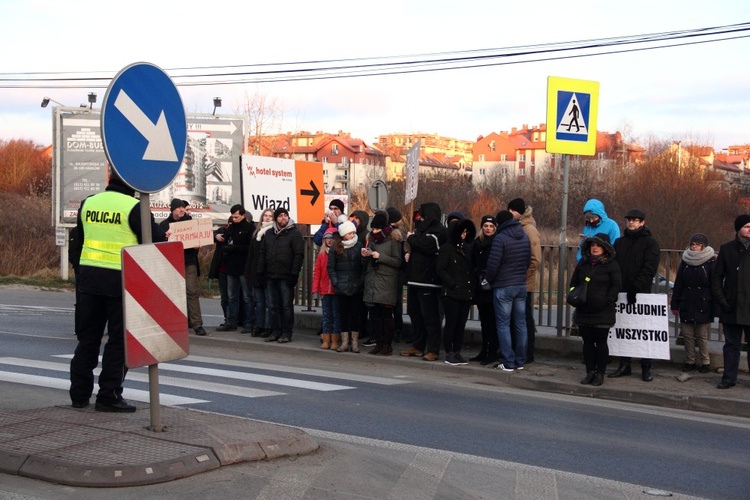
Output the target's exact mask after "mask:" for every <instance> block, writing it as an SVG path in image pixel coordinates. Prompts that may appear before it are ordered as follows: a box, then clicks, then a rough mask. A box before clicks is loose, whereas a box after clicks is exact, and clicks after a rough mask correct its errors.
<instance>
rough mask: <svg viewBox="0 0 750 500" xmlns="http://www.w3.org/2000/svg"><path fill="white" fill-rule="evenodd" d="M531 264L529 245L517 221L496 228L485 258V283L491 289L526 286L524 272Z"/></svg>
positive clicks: (507, 222)
mask: <svg viewBox="0 0 750 500" xmlns="http://www.w3.org/2000/svg"><path fill="white" fill-rule="evenodd" d="M529 264H531V243H529V237H528V236H526V233H524V232H523V229H522V228H521V223H520V222H518V221H517V220H509V221H505V222H503V223H502V224H501V225H500V227H498V228H497V233H495V238H494V239H493V240H492V247H491V248H490V255H489V257H488V258H487V281H489V282H490V284H491V285H492V288H504V287H508V286H519V285H524V286H526V270H527V269H528V268H529Z"/></svg>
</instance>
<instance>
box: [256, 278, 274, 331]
mask: <svg viewBox="0 0 750 500" xmlns="http://www.w3.org/2000/svg"><path fill="white" fill-rule="evenodd" d="M266 295H267V293H266V289H265V288H263V287H260V286H255V287H253V298H254V299H255V326H257V327H258V328H271V312H270V311H268V304H267V301H266Z"/></svg>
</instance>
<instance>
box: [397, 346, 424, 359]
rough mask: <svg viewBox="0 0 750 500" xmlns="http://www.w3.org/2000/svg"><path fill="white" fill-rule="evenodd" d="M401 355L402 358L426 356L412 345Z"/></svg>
mask: <svg viewBox="0 0 750 500" xmlns="http://www.w3.org/2000/svg"><path fill="white" fill-rule="evenodd" d="M401 355H402V356H419V357H422V356H424V352H423V351H420V350H419V349H417V348H416V347H414V346H413V345H410V346H409V348H408V349H406V350H405V351H401Z"/></svg>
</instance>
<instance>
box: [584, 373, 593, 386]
mask: <svg viewBox="0 0 750 500" xmlns="http://www.w3.org/2000/svg"><path fill="white" fill-rule="evenodd" d="M594 377H596V372H586V376H585V377H583V380H581V384H582V385H588V384H590V383H592V382H593V381H594Z"/></svg>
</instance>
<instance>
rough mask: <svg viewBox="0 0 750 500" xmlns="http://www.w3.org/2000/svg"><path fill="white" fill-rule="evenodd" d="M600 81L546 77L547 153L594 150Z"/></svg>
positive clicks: (575, 152) (586, 153)
mask: <svg viewBox="0 0 750 500" xmlns="http://www.w3.org/2000/svg"><path fill="white" fill-rule="evenodd" d="M598 108H599V82H592V81H589V80H574V79H572V78H562V77H559V76H550V77H548V78H547V141H546V146H545V150H546V151H547V152H548V153H561V154H571V155H585V156H593V155H594V154H596V117H597V113H598V111H599V109H598Z"/></svg>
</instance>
